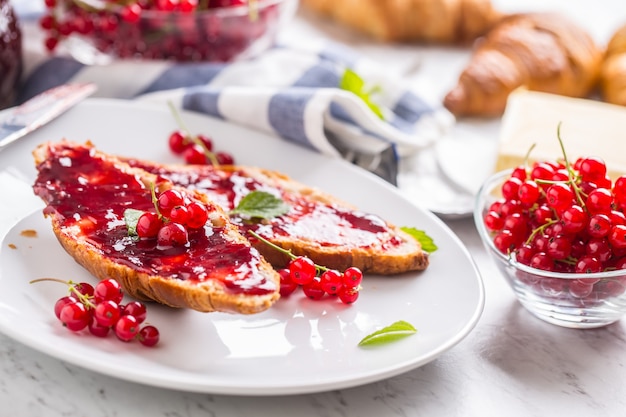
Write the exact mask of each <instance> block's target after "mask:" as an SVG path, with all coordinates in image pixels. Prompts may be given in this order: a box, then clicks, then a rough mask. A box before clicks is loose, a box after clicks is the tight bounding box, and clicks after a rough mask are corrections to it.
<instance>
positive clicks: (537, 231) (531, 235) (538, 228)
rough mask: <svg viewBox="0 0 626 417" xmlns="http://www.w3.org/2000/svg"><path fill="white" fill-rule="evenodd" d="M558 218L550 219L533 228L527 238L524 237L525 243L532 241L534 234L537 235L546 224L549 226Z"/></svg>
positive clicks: (556, 221)
mask: <svg viewBox="0 0 626 417" xmlns="http://www.w3.org/2000/svg"><path fill="white" fill-rule="evenodd" d="M558 222H559V221H558V220H554V219H553V220H550V221H548V222H547V223H544V224H542V225H541V226H539V227H537V228H536V229H534V230H533V231H532V233H531V234H530V236H528V239H526V242H525V243H527V244H528V243H530V242H532V241H533V239H534V238H535V236H536V235H537V233H540V232H543V231H544V230H545V229H546V228H547V227H548V226H551V225H553V224H555V223H558Z"/></svg>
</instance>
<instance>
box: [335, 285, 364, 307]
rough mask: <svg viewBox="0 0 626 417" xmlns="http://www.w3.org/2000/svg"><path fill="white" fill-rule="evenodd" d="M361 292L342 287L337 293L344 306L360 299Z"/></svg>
mask: <svg viewBox="0 0 626 417" xmlns="http://www.w3.org/2000/svg"><path fill="white" fill-rule="evenodd" d="M359 294H360V291H359V290H357V289H356V288H349V287H341V288H340V289H339V291H338V292H337V295H338V296H339V299H340V300H341V302H342V303H344V304H352V303H354V302H355V301H356V300H357V299H358V298H359Z"/></svg>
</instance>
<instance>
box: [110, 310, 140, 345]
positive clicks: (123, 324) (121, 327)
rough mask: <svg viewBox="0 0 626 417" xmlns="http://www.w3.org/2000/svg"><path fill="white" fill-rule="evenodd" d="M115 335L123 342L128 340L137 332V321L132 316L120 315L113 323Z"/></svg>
mask: <svg viewBox="0 0 626 417" xmlns="http://www.w3.org/2000/svg"><path fill="white" fill-rule="evenodd" d="M114 331H115V335H116V336H117V338H118V339H120V340H121V341H123V342H130V341H131V340H133V339H134V338H135V336H137V334H138V333H139V323H138V322H137V319H136V318H135V317H134V316H122V317H120V319H119V320H118V321H117V323H115V327H114Z"/></svg>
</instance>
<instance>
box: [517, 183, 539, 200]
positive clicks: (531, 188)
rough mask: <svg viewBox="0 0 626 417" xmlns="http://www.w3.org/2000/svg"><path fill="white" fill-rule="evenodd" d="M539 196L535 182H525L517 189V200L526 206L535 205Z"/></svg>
mask: <svg viewBox="0 0 626 417" xmlns="http://www.w3.org/2000/svg"><path fill="white" fill-rule="evenodd" d="M539 195H540V192H539V186H538V185H537V183H536V182H535V181H525V182H524V183H522V184H521V185H520V187H519V191H518V198H519V200H520V201H521V202H522V204H524V205H526V206H531V205H533V204H535V203H536V202H537V200H539Z"/></svg>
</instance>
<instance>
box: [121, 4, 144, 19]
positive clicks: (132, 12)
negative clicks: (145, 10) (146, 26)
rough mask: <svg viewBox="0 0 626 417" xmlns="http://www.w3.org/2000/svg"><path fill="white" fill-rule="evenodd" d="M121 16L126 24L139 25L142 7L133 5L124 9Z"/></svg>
mask: <svg viewBox="0 0 626 417" xmlns="http://www.w3.org/2000/svg"><path fill="white" fill-rule="evenodd" d="M120 15H121V16H122V19H123V20H124V21H126V22H129V23H137V22H139V19H140V17H141V6H140V5H139V4H137V3H131V4H129V5H127V6H124V7H123V8H122V11H121V13H120Z"/></svg>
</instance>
